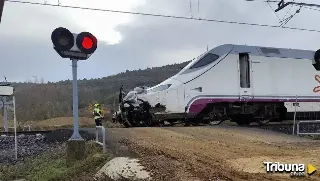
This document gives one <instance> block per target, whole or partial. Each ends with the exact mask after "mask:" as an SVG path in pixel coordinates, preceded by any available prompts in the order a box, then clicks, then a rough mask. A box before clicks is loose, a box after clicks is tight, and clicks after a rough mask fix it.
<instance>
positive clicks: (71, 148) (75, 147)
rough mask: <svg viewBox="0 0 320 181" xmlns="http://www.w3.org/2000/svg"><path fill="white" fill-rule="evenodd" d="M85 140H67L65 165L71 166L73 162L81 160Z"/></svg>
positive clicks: (83, 155) (83, 153)
mask: <svg viewBox="0 0 320 181" xmlns="http://www.w3.org/2000/svg"><path fill="white" fill-rule="evenodd" d="M85 144H86V143H85V140H68V142H67V155H66V156H67V158H66V160H67V164H68V165H72V164H73V163H74V162H75V161H79V160H82V159H84V158H85V157H86V155H85V151H86V149H85Z"/></svg>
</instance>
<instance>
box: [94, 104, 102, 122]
mask: <svg viewBox="0 0 320 181" xmlns="http://www.w3.org/2000/svg"><path fill="white" fill-rule="evenodd" d="M93 119H94V121H95V122H96V126H102V119H103V114H102V112H101V106H100V104H94V110H93Z"/></svg>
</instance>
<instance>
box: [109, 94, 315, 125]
mask: <svg viewBox="0 0 320 181" xmlns="http://www.w3.org/2000/svg"><path fill="white" fill-rule="evenodd" d="M138 101H139V102H140V103H139V104H136V105H134V104H132V103H130V102H124V103H123V104H120V106H119V111H117V112H116V113H115V114H114V116H113V121H114V122H119V123H121V124H123V125H125V126H126V127H140V126H148V127H156V126H164V125H174V124H183V125H186V126H188V125H206V124H208V125H209V124H220V123H221V122H223V121H227V120H229V121H231V122H235V123H237V124H238V125H249V124H250V123H252V122H256V123H258V124H260V125H265V124H268V123H269V122H282V121H284V120H293V113H290V112H289V113H288V112H287V108H286V107H285V106H284V103H283V102H279V103H269V102H233V103H229V102H220V103H212V104H208V105H207V106H206V107H205V108H204V109H203V110H202V111H201V112H200V113H199V114H197V115H195V116H192V115H190V114H186V113H176V114H168V113H166V112H165V109H166V108H165V106H163V105H160V104H158V105H156V106H155V107H151V106H150V105H149V104H148V102H145V101H143V100H138ZM125 105H127V106H125ZM317 114H319V113H317ZM310 115H311V114H310ZM313 115H314V114H313ZM318 116H320V114H319V115H318Z"/></svg>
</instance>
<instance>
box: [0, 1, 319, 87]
mask: <svg viewBox="0 0 320 181" xmlns="http://www.w3.org/2000/svg"><path fill="white" fill-rule="evenodd" d="M31 1H32V2H44V1H43V0H42V1H40V0H31ZM191 1H192V15H193V16H194V17H201V18H208V19H218V20H227V21H240V22H249V23H261V24H273V25H278V24H279V20H278V17H277V16H276V15H275V14H274V12H273V11H272V10H271V8H270V7H269V5H268V4H267V3H262V2H245V1H244V0H200V7H199V13H198V7H197V0H191ZM47 2H48V3H55V4H56V3H57V2H58V1H57V0H48V1H47ZM303 2H308V3H317V2H318V1H317V0H306V1H303ZM60 3H61V4H63V5H75V6H83V7H94V8H102V9H113V10H123V11H134V12H144V13H154V14H166V15H177V16H190V7H189V0H60ZM318 3H319V2H318ZM319 4H320V3H319ZM271 6H272V8H276V6H277V5H276V3H273V4H272V3H271ZM289 9H290V6H288V7H287V8H285V9H284V10H282V11H280V12H279V13H277V14H278V16H279V17H280V18H283V17H284V16H285V15H286V13H287V12H288V10H289ZM297 9H298V7H296V6H293V7H292V8H291V9H290V11H289V12H288V14H287V16H289V15H291V14H293V13H294V12H295V11H296V10H297ZM319 10H320V8H319ZM319 15H320V11H315V10H310V9H306V8H302V9H301V12H300V13H299V14H297V15H296V16H294V17H293V19H291V20H290V22H289V23H288V24H287V25H286V26H291V27H300V28H310V29H319V30H320V24H319V23H318V22H319V18H318V17H319ZM60 26H62V27H66V28H68V29H70V30H71V31H73V32H81V31H89V32H92V33H93V34H94V35H96V36H97V38H98V40H99V44H98V49H97V50H96V52H95V53H94V54H93V55H92V56H91V57H90V58H89V59H88V60H86V61H81V62H79V64H78V65H79V68H78V77H79V79H83V78H87V79H90V78H98V77H106V76H108V75H112V74H116V73H120V72H123V71H126V70H134V69H139V68H140V69H145V68H147V67H155V66H162V65H166V64H173V63H179V62H184V61H188V60H190V59H193V58H194V57H196V56H198V55H199V54H201V53H203V52H204V51H206V47H207V45H208V46H209V49H210V48H213V47H215V46H218V45H220V44H226V43H232V44H247V45H259V46H271V47H283V48H298V49H309V50H317V49H319V48H320V43H319V40H320V33H316V32H303V31H295V30H287V29H274V28H261V27H252V26H245V25H233V24H223V23H214V22H204V21H194V20H181V19H169V18H161V17H148V16H140V15H129V14H119V13H109V12H98V11H89V10H75V9H68V8H59V7H47V6H37V5H27V4H18V3H12V2H6V3H5V7H4V12H3V16H2V22H1V28H0V38H1V42H0V54H1V58H0V62H1V64H0V81H1V80H2V79H3V78H2V77H3V76H7V79H8V80H9V81H22V82H24V81H26V80H32V79H33V78H32V76H37V77H38V79H39V80H40V78H41V77H43V78H44V80H45V81H59V80H65V79H72V74H71V62H70V60H68V59H62V58H60V56H59V55H58V54H57V53H56V52H55V51H54V50H53V48H52V43H51V39H50V36H51V32H52V31H53V30H54V29H55V28H57V27H60Z"/></svg>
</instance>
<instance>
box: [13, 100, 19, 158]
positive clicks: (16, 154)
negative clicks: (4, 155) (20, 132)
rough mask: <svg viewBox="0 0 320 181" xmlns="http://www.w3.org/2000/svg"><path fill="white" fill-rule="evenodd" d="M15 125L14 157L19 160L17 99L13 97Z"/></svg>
mask: <svg viewBox="0 0 320 181" xmlns="http://www.w3.org/2000/svg"><path fill="white" fill-rule="evenodd" d="M12 102H13V124H14V153H15V154H14V155H15V159H16V160H17V159H18V140H17V118H16V99H15V96H13V101H12Z"/></svg>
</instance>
